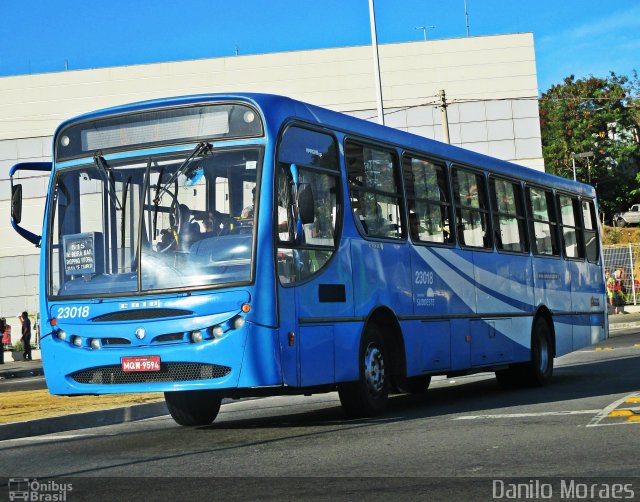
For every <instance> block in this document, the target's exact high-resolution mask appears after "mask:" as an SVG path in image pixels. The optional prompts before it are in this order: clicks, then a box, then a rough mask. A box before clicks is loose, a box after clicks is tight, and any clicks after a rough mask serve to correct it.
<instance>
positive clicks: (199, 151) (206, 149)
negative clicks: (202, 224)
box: [153, 141, 213, 205]
mask: <svg viewBox="0 0 640 502" xmlns="http://www.w3.org/2000/svg"><path fill="white" fill-rule="evenodd" d="M211 151H213V145H211V143H207V142H204V141H203V142H202V143H198V144H197V145H196V147H195V148H194V149H193V151H192V152H191V155H189V156H188V157H187V158H186V160H185V161H184V162H183V163H182V164H180V167H178V169H176V172H175V173H173V175H172V176H171V177H170V178H169V179H168V180H167V181H166V182H165V183H164V184H163V185H162V187H161V188H160V189H159V190H158V191H157V192H156V197H155V199H154V200H153V202H154V204H156V205H158V204H160V198H161V197H162V196H163V195H164V194H165V193H166V192H167V191H168V190H169V187H170V186H171V184H172V183H173V182H174V181H176V180H177V179H178V177H179V176H180V175H181V174H183V173H184V172H186V170H187V168H188V167H189V165H190V164H191V162H192V161H193V160H194V159H196V158H198V157H201V156H203V155H206V154H208V153H211ZM158 186H160V181H158Z"/></svg>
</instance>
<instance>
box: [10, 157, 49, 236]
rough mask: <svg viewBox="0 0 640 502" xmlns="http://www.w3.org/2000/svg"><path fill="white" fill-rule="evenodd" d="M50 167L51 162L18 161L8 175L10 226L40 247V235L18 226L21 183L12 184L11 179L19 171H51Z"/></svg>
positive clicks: (20, 205) (20, 212) (19, 220)
mask: <svg viewBox="0 0 640 502" xmlns="http://www.w3.org/2000/svg"><path fill="white" fill-rule="evenodd" d="M51 169H52V164H51V162H20V163H18V164H16V165H15V166H13V167H12V168H11V169H9V177H10V179H11V226H12V227H13V229H14V230H15V231H16V232H18V234H19V235H20V236H21V237H24V238H25V239H26V240H28V241H29V242H31V243H32V244H35V245H36V247H40V241H41V240H42V237H41V236H40V235H37V234H34V233H33V232H30V231H29V230H27V229H26V228H23V227H22V226H20V222H21V221H22V184H21V183H17V184H14V183H13V180H14V176H16V175H17V174H18V173H20V172H21V171H31V172H33V171H40V172H45V173H51ZM23 179H24V178H23Z"/></svg>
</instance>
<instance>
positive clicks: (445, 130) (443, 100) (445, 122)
mask: <svg viewBox="0 0 640 502" xmlns="http://www.w3.org/2000/svg"><path fill="white" fill-rule="evenodd" d="M447 106H448V105H447V97H446V95H445V92H444V89H441V90H440V110H441V111H442V134H443V136H444V141H445V142H446V143H451V140H450V139H449V116H448V115H447Z"/></svg>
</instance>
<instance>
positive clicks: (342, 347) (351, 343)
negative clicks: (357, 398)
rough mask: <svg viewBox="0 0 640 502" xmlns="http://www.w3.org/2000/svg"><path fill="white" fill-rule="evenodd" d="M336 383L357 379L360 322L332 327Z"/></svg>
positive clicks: (342, 323) (343, 323) (338, 324)
mask: <svg viewBox="0 0 640 502" xmlns="http://www.w3.org/2000/svg"><path fill="white" fill-rule="evenodd" d="M334 332H335V338H334V339H335V361H336V362H335V375H336V382H337V383H339V382H353V381H355V380H357V379H358V377H359V368H358V354H359V352H360V336H361V334H362V323H361V322H341V323H337V324H336V325H335V326H334Z"/></svg>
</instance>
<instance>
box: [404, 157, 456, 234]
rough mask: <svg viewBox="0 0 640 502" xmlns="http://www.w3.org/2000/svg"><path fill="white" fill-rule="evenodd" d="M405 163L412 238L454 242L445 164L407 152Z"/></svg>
mask: <svg viewBox="0 0 640 502" xmlns="http://www.w3.org/2000/svg"><path fill="white" fill-rule="evenodd" d="M403 167H404V178H405V187H406V191H407V203H408V205H409V231H410V234H411V239H413V240H414V241H416V242H437V243H442V244H452V243H453V242H454V237H453V232H452V231H451V228H450V224H451V201H450V200H449V191H448V190H447V186H448V183H447V171H446V168H445V166H444V165H442V164H438V163H435V162H432V161H429V160H423V159H417V158H414V157H411V156H409V155H405V156H404V158H403Z"/></svg>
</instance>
